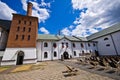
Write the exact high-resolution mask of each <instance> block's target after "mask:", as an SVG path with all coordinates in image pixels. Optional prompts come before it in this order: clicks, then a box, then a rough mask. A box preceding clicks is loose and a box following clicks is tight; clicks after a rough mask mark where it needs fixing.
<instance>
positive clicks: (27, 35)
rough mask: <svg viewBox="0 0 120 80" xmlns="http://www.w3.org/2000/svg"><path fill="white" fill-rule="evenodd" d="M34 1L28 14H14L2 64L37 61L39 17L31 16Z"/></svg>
mask: <svg viewBox="0 0 120 80" xmlns="http://www.w3.org/2000/svg"><path fill="white" fill-rule="evenodd" d="M31 14H32V3H28V11H27V15H19V14H13V19H12V22H11V27H10V32H9V37H8V41H7V47H6V50H5V53H4V55H3V58H2V62H1V65H16V64H26V63H36V62H37V59H36V40H37V31H38V18H37V17H33V16H31Z"/></svg>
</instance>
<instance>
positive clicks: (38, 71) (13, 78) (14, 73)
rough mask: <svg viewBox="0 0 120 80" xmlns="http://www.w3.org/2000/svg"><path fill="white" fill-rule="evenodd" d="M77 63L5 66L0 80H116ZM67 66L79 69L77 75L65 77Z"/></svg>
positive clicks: (55, 62) (0, 73) (46, 62)
mask: <svg viewBox="0 0 120 80" xmlns="http://www.w3.org/2000/svg"><path fill="white" fill-rule="evenodd" d="M76 61H77V60H74V59H71V60H66V61H58V60H57V61H45V62H38V63H36V64H27V65H18V66H8V67H5V66H4V67H1V68H0V80H116V79H114V78H110V77H109V76H106V75H105V76H103V75H100V74H96V73H95V72H94V71H93V70H91V72H90V71H87V70H84V69H81V68H79V66H77V65H75V64H74V62H76ZM66 65H69V66H70V67H74V68H75V69H77V70H78V72H77V75H70V76H65V74H64V73H63V71H66V70H67V67H66ZM72 65H74V66H72ZM75 66H76V67H75ZM77 67H78V68H77ZM92 71H93V72H92Z"/></svg>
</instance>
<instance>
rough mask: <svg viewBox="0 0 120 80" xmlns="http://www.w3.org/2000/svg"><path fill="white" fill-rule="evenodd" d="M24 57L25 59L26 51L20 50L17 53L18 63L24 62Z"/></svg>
mask: <svg viewBox="0 0 120 80" xmlns="http://www.w3.org/2000/svg"><path fill="white" fill-rule="evenodd" d="M23 59H24V52H23V51H19V52H18V54H17V63H16V65H21V64H23Z"/></svg>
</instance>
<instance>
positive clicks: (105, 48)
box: [87, 23, 120, 55]
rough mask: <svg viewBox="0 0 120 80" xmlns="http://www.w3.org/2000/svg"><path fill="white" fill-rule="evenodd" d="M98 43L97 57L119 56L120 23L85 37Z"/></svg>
mask: <svg viewBox="0 0 120 80" xmlns="http://www.w3.org/2000/svg"><path fill="white" fill-rule="evenodd" d="M87 39H88V41H97V42H98V44H97V45H98V52H99V55H120V23H118V24H115V25H113V26H111V27H109V28H106V29H104V30H102V31H100V32H97V33H95V34H92V35H90V36H88V37H87Z"/></svg>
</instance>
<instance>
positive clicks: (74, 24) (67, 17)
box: [0, 0, 120, 36]
mask: <svg viewBox="0 0 120 80" xmlns="http://www.w3.org/2000/svg"><path fill="white" fill-rule="evenodd" d="M28 1H29V2H31V3H33V12H32V16H37V17H38V18H39V28H38V33H39V34H58V32H59V31H60V33H61V34H62V35H74V36H88V35H90V34H93V33H95V32H98V31H100V30H102V29H105V28H107V27H109V26H111V25H113V24H115V23H118V22H120V10H119V9H120V0H114V1H113V2H111V0H0V19H5V20H11V19H12V13H16V14H23V15H26V11H27V2H28ZM106 5H107V6H106Z"/></svg>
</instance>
